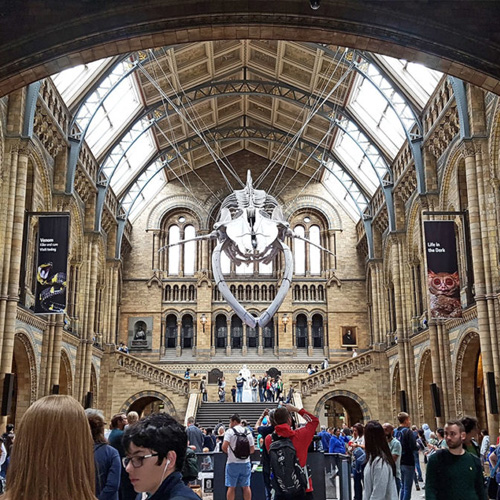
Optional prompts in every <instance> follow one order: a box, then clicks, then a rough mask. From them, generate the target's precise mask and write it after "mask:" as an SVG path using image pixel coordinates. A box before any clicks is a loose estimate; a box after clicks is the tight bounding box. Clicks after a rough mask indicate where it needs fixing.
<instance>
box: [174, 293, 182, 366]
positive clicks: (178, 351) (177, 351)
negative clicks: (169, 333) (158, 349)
mask: <svg viewBox="0 0 500 500" xmlns="http://www.w3.org/2000/svg"><path fill="white" fill-rule="evenodd" d="M179 293H180V292H179ZM181 341H182V321H177V342H176V344H177V345H176V346H175V354H176V356H177V357H179V356H180V355H181V354H182V347H181Z"/></svg>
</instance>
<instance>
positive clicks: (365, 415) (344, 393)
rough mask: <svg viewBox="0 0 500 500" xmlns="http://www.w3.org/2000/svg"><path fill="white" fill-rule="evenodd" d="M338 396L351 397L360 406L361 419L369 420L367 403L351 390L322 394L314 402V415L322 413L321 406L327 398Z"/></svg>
mask: <svg viewBox="0 0 500 500" xmlns="http://www.w3.org/2000/svg"><path fill="white" fill-rule="evenodd" d="M339 396H343V397H347V398H350V399H352V400H353V401H356V403H358V405H359V407H360V408H361V411H362V412H363V420H364V422H365V423H366V422H368V421H369V420H371V413H370V410H369V408H368V405H367V404H366V402H365V401H364V400H363V399H361V398H360V397H359V396H358V395H357V394H355V393H354V392H351V391H342V390H340V391H332V392H328V393H327V394H325V395H324V396H322V397H321V399H320V400H319V401H318V402H317V403H316V407H315V409H314V415H320V414H322V413H323V407H324V405H325V403H326V402H327V401H328V400H329V399H332V398H335V397H339Z"/></svg>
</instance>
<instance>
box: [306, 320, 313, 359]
mask: <svg viewBox="0 0 500 500" xmlns="http://www.w3.org/2000/svg"><path fill="white" fill-rule="evenodd" d="M307 355H308V356H312V355H313V345H312V320H310V319H308V320H307Z"/></svg>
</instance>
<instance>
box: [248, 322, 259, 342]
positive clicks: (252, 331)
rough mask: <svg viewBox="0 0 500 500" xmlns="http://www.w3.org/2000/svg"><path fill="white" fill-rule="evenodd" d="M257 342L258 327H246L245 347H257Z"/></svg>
mask: <svg viewBox="0 0 500 500" xmlns="http://www.w3.org/2000/svg"><path fill="white" fill-rule="evenodd" d="M258 340H259V327H258V326H256V327H255V328H250V327H249V326H248V327H247V345H248V347H257V341H258Z"/></svg>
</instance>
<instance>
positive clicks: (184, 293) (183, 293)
mask: <svg viewBox="0 0 500 500" xmlns="http://www.w3.org/2000/svg"><path fill="white" fill-rule="evenodd" d="M186 300H187V286H186V285H182V286H181V302H186Z"/></svg>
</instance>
